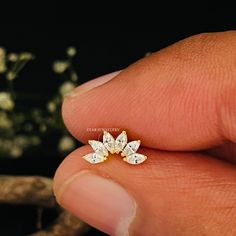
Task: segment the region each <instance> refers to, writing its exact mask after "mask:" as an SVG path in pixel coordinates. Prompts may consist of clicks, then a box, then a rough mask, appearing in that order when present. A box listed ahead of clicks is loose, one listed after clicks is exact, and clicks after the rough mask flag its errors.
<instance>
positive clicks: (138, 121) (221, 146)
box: [54, 31, 236, 236]
mask: <svg viewBox="0 0 236 236" xmlns="http://www.w3.org/2000/svg"><path fill="white" fill-rule="evenodd" d="M110 77H114V78H113V79H112V80H109V79H110ZM108 80H109V81H108ZM104 81H108V82H106V83H104V84H102V82H104ZM96 83H97V84H102V85H99V86H98V87H96V88H92V87H94V86H95V84H96ZM91 88H92V89H91ZM85 91H86V92H85ZM82 92H83V93H82ZM74 93H75V94H76V95H75V96H68V97H67V98H66V99H65V101H64V103H63V118H64V121H65V124H66V126H67V128H68V129H69V131H70V132H71V133H72V135H74V136H75V137H76V138H77V139H79V140H80V141H82V142H84V143H87V140H88V139H97V138H98V133H96V132H87V130H86V129H87V128H88V127H119V128H121V130H126V131H127V133H128V137H129V139H130V140H135V139H140V140H141V141H142V148H141V149H140V151H139V152H140V153H144V154H145V155H147V156H148V160H147V161H146V162H145V163H144V164H142V165H139V166H136V167H134V168H131V167H130V166H129V165H127V164H125V163H124V162H122V161H120V160H117V159H116V158H111V160H109V161H107V162H106V163H104V164H100V165H91V164H89V163H87V162H86V161H84V160H83V159H82V158H78V157H80V156H83V155H84V154H87V153H89V152H90V151H91V149H90V147H89V146H88V145H85V146H84V147H81V148H78V149H77V150H76V151H74V152H73V153H71V154H70V155H69V156H68V157H67V158H65V160H64V161H63V162H62V164H61V166H60V167H59V168H58V170H57V173H56V175H55V181H54V191H55V194H56V196H57V198H58V199H59V201H60V200H61V199H60V198H61V194H60V193H61V186H66V184H65V183H66V181H67V180H68V179H69V178H70V177H71V176H73V175H74V174H76V173H79V172H80V171H82V170H93V171H96V173H97V174H98V175H101V176H103V175H108V176H109V178H111V179H112V180H114V181H115V182H117V183H119V184H120V185H121V186H122V187H123V188H124V189H125V190H126V191H127V192H129V193H130V194H131V195H132V196H133V197H134V199H135V200H136V202H137V203H138V211H137V215H136V217H135V220H134V222H133V223H132V225H131V226H130V229H129V232H130V235H164V236H166V235H167V236H168V235H175V236H178V235H180V236H181V235H226V236H227V235H236V166H235V163H236V32H233V31H231V32H224V33H211V34H200V35H196V36H193V37H190V38H187V39H185V40H182V41H180V42H178V43H176V44H174V45H172V46H170V47H168V48H165V49H163V50H161V51H159V52H156V53H153V54H152V55H151V56H149V57H146V58H144V59H142V60H139V61H138V62H136V63H134V64H132V65H131V66H129V67H128V68H126V69H124V70H123V71H122V72H120V73H117V74H112V75H108V76H107V77H103V78H100V79H97V81H96V80H95V81H93V82H89V83H87V84H85V85H82V86H80V87H79V88H77V89H76V90H75V92H74ZM85 114H86V115H85ZM116 170H119V171H116ZM63 206H64V207H66V208H67V209H69V210H70V211H72V212H73V208H75V203H74V202H68V203H66V204H64V205H63ZM77 207H78V206H77ZM98 207H99V206H98ZM75 214H76V212H75ZM95 214H96V211H95ZM77 216H78V217H80V215H77ZM88 223H89V224H91V225H95V226H96V227H98V228H100V229H101V230H104V228H103V227H102V226H101V227H100V226H99V223H98V222H96V218H95V219H92V220H90V221H88ZM104 231H106V230H104Z"/></svg>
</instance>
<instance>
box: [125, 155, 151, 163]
mask: <svg viewBox="0 0 236 236" xmlns="http://www.w3.org/2000/svg"><path fill="white" fill-rule="evenodd" d="M146 159H147V157H146V156H144V155H143V154H139V153H134V154H131V155H129V156H128V157H125V158H124V160H125V161H126V162H128V163H129V164H132V165H138V164H141V163H142V162H144V161H145V160H146Z"/></svg>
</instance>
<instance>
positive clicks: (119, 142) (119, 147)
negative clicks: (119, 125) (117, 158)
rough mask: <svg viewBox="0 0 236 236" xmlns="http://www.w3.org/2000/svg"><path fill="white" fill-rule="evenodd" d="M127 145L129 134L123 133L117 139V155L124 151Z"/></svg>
mask: <svg viewBox="0 0 236 236" xmlns="http://www.w3.org/2000/svg"><path fill="white" fill-rule="evenodd" d="M126 144H127V134H126V132H125V131H122V133H121V134H120V135H119V136H118V137H117V138H116V141H115V153H117V154H118V153H119V152H121V151H122V150H123V148H124V147H125V145H126Z"/></svg>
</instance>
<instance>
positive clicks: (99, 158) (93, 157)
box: [83, 153, 105, 164]
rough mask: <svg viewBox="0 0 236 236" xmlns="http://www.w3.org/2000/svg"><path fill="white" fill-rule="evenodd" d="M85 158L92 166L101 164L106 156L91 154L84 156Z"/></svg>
mask: <svg viewBox="0 0 236 236" xmlns="http://www.w3.org/2000/svg"><path fill="white" fill-rule="evenodd" d="M83 158H84V159H85V160H86V161H88V162H90V163H92V164H97V163H101V162H103V161H105V158H104V156H102V155H99V154H98V153H89V154H87V155H85V156H83Z"/></svg>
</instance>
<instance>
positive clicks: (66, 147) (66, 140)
mask: <svg viewBox="0 0 236 236" xmlns="http://www.w3.org/2000/svg"><path fill="white" fill-rule="evenodd" d="M73 148H75V141H74V139H72V138H71V137H70V136H68V135H64V136H63V137H62V138H61V139H60V141H59V144H58V149H59V151H61V152H67V151H71V150H72V149H73Z"/></svg>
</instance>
